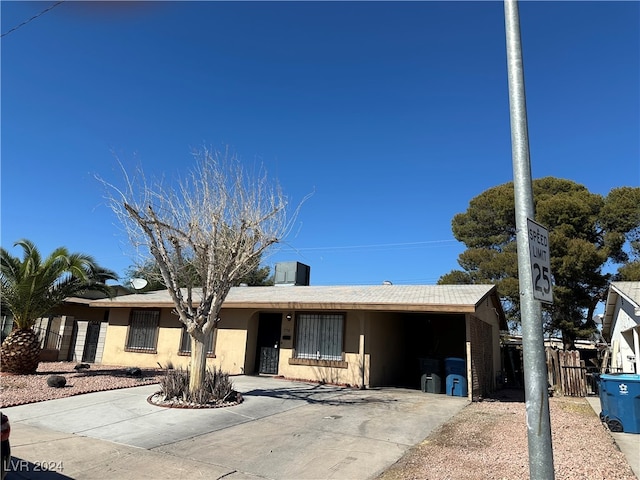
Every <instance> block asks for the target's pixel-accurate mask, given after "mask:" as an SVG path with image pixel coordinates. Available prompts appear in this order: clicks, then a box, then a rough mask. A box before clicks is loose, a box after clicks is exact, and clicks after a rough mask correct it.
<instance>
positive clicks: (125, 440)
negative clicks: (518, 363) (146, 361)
mask: <svg viewBox="0 0 640 480" xmlns="http://www.w3.org/2000/svg"><path fill="white" fill-rule="evenodd" d="M233 381H234V386H235V389H236V390H238V391H240V392H241V393H242V394H243V396H244V401H243V402H242V403H241V404H239V405H235V406H231V407H224V408H217V409H178V408H162V407H158V406H155V405H151V404H150V403H148V402H147V398H148V397H149V396H150V395H151V394H153V393H154V392H155V391H157V390H158V386H157V385H146V386H141V387H135V388H127V389H122V390H111V391H106V392H97V393H91V394H85V395H78V396H74V397H69V398H64V399H57V400H50V401H47V402H39V403H34V404H28V405H20V406H16V407H10V408H6V409H4V410H3V411H4V413H6V414H7V415H8V416H9V418H10V421H11V446H12V456H13V458H12V465H11V466H12V467H13V470H14V471H12V472H10V473H9V475H8V476H7V479H6V480H19V479H46V480H64V479H78V480H84V479H86V480H92V479H114V478H127V479H132V480H137V479H156V480H162V479H172V480H174V479H182V478H189V479H193V478H203V479H221V478H223V477H224V478H225V480H240V479H300V480H304V479H350V480H358V479H370V478H374V477H375V476H377V475H378V474H379V473H381V472H382V471H384V470H385V469H386V468H388V467H389V466H391V465H392V464H393V463H395V462H396V461H397V460H398V459H400V458H401V457H402V456H403V455H404V453H405V452H406V451H407V450H408V449H409V448H411V447H412V446H413V445H415V444H417V443H419V442H420V441H422V440H423V439H424V438H425V437H427V436H428V435H429V434H430V433H431V432H432V431H433V430H435V429H436V428H437V427H439V426H440V425H442V424H443V423H445V422H446V421H448V420H449V419H450V418H451V417H453V416H454V415H456V414H457V413H458V412H459V411H460V410H461V409H462V408H464V406H465V405H467V404H468V400H467V399H466V398H461V397H450V396H446V395H436V394H429V393H422V392H420V391H416V390H410V389H400V388H379V389H368V390H355V389H348V388H341V387H335V386H328V385H316V384H309V383H304V382H291V381H287V380H283V379H279V378H274V377H264V376H260V377H258V376H238V377H233Z"/></svg>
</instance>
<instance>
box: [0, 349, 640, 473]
mask: <svg viewBox="0 0 640 480" xmlns="http://www.w3.org/2000/svg"><path fill="white" fill-rule="evenodd" d="M75 365H76V364H75V363H70V362H55V363H41V364H40V367H39V368H38V373H37V374H35V375H27V376H21V375H6V374H2V375H1V376H0V407H8V406H14V405H20V404H24V403H32V402H40V401H44V400H51V399H54V398H62V397H67V396H71V395H79V394H82V393H89V392H97V391H101V390H110V389H115V388H126V387H133V386H139V385H142V384H148V383H156V382H157V381H158V379H159V377H160V376H161V375H162V374H163V371H162V370H161V369H143V370H142V376H141V377H140V378H136V377H130V376H127V369H126V367H117V366H106V365H91V367H90V368H89V369H86V370H81V371H76V370H75V369H74V367H75ZM53 374H55V375H63V376H64V377H65V378H66V379H67V385H66V386H65V387H64V388H51V387H48V386H47V377H48V376H49V375H53ZM498 400H499V401H488V400H487V401H483V402H477V403H473V404H470V405H469V406H467V407H466V408H464V409H463V410H462V411H461V412H460V414H458V415H457V416H456V417H454V418H453V419H452V420H451V421H450V422H448V423H446V424H445V425H443V426H442V427H441V428H440V429H438V430H437V431H435V432H434V433H433V434H432V435H431V436H429V437H428V438H426V439H425V440H424V441H423V442H422V443H420V444H418V445H416V446H414V447H413V448H412V449H410V450H409V451H408V452H407V454H405V455H404V456H403V457H402V458H401V459H400V460H399V461H398V462H397V463H396V464H395V465H393V466H392V467H390V468H389V469H388V470H387V471H385V472H384V473H382V474H381V475H380V476H379V478H378V480H406V479H429V480H444V479H452V480H464V479H469V480H472V479H474V480H475V479H483V480H491V479H505V480H506V479H508V480H516V479H528V478H529V467H528V463H527V456H528V454H527V434H526V429H525V407H524V402H523V399H522V398H521V393H520V394H512V395H506V394H503V395H502V397H499V398H498ZM549 404H550V410H551V424H552V436H553V451H554V467H555V471H556V479H557V480H580V479H584V480H635V479H636V477H635V475H634V474H633V472H632V471H631V468H630V467H629V464H628V463H627V460H626V459H625V457H624V456H623V454H622V453H621V452H620V451H619V450H618V448H617V446H616V445H615V443H614V442H613V439H612V437H611V435H610V434H609V432H608V431H607V429H606V427H604V426H603V425H602V423H601V422H600V420H599V419H598V416H597V415H596V414H595V413H594V411H593V409H592V408H591V406H590V405H589V404H588V403H587V401H586V400H585V399H583V398H571V397H552V398H551V399H550V401H549Z"/></svg>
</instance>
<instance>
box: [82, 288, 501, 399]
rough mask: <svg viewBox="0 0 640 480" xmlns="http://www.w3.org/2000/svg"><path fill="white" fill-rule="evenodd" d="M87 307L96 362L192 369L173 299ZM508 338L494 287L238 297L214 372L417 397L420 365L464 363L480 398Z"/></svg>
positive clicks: (228, 306) (161, 295)
mask: <svg viewBox="0 0 640 480" xmlns="http://www.w3.org/2000/svg"><path fill="white" fill-rule="evenodd" d="M90 306H91V307H92V308H96V309H101V310H105V309H106V311H108V315H107V318H106V320H105V321H104V322H103V324H102V328H101V329H100V330H101V331H102V330H103V329H104V330H105V335H104V343H103V347H102V348H101V352H100V356H99V358H96V362H102V363H104V364H113V365H125V366H138V367H156V366H157V365H158V363H159V364H161V365H163V366H165V365H167V364H171V365H173V366H175V367H179V366H181V367H187V366H188V365H189V352H190V339H189V336H188V335H187V334H186V332H185V329H184V328H183V326H182V324H181V323H180V322H179V320H178V317H177V316H176V315H175V314H173V313H172V309H173V304H172V302H171V299H170V297H169V295H168V292H167V291H157V292H149V293H139V294H133V295H126V296H120V297H115V298H113V299H99V300H94V301H92V302H91V303H90ZM506 328H507V327H506V320H505V316H504V312H503V310H502V307H501V304H500V301H499V298H498V294H497V291H496V288H495V286H493V285H446V286H445V285H376V286H336V287H332V286H273V287H234V288H232V289H231V291H230V292H229V295H228V296H227V298H226V300H225V302H224V304H223V308H222V311H221V313H220V321H219V323H218V328H217V329H216V331H215V334H214V335H212V337H211V338H210V340H209V349H208V350H209V360H208V363H209V365H210V366H211V367H216V368H217V367H221V368H222V369H223V370H225V371H228V372H229V373H231V374H258V373H261V374H270V375H280V376H283V377H286V378H291V379H298V380H311V381H319V382H327V383H335V384H345V385H351V386H367V387H374V386H388V385H398V386H409V387H417V388H419V387H420V379H421V372H420V365H421V359H425V358H427V359H437V360H439V361H444V360H445V359H448V358H458V359H463V361H464V363H463V364H464V365H466V366H467V372H466V374H467V375H466V378H467V382H468V385H469V387H470V388H469V389H468V391H469V395H470V396H471V395H474V396H477V395H483V394H486V393H487V392H489V391H491V390H493V388H494V387H495V379H496V376H497V375H498V373H499V371H500V368H501V366H500V340H499V338H500V331H501V330H506ZM442 383H443V385H444V379H443V381H442Z"/></svg>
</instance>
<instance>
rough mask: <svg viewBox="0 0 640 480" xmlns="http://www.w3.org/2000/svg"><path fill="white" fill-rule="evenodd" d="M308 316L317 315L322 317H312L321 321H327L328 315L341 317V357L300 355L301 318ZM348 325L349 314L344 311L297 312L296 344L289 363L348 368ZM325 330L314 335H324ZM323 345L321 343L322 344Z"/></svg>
mask: <svg viewBox="0 0 640 480" xmlns="http://www.w3.org/2000/svg"><path fill="white" fill-rule="evenodd" d="M306 316H315V317H321V318H320V319H318V318H316V319H311V320H315V321H318V320H321V321H325V320H326V319H327V317H336V316H338V317H340V320H341V322H342V325H341V327H340V334H339V335H340V338H339V340H340V341H341V345H340V346H339V349H340V359H336V358H330V359H327V358H322V356H321V358H310V357H309V356H308V355H309V354H302V355H305V356H303V357H300V356H299V355H301V353H300V342H301V339H300V337H299V335H300V334H301V330H300V329H301V325H300V324H301V320H302V319H304V317H306ZM346 326H347V315H346V314H345V313H344V312H303V313H297V314H296V321H295V326H294V346H293V349H292V356H291V358H290V359H289V364H290V365H309V366H323V367H337V368H347V367H348V363H347V362H346V361H345V342H346ZM320 330H324V327H320ZM322 334H323V332H322V331H318V332H314V335H320V336H322ZM315 341H316V342H318V341H319V340H318V339H315ZM320 346H321V345H320ZM337 356H338V355H334V357H337Z"/></svg>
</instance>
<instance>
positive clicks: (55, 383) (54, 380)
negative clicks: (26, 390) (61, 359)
mask: <svg viewBox="0 0 640 480" xmlns="http://www.w3.org/2000/svg"><path fill="white" fill-rule="evenodd" d="M66 384H67V379H66V378H64V377H63V376H62V375H51V376H50V377H49V378H47V385H49V386H50V387H53V388H62V387H64V386H65V385H66Z"/></svg>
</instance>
